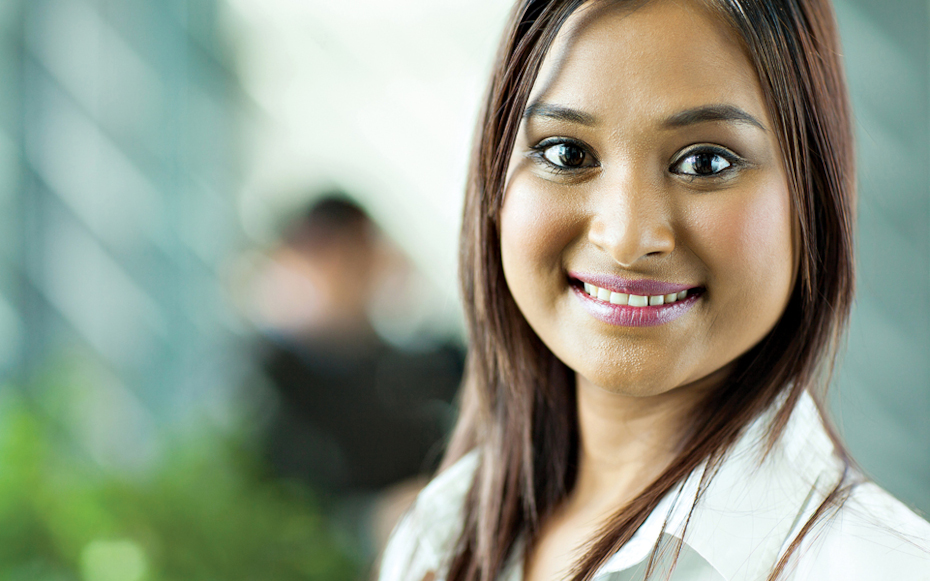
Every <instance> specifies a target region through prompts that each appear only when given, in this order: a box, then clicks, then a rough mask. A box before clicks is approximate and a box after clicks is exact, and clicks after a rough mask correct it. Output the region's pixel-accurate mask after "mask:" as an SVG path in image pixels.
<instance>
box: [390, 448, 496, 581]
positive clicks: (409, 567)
mask: <svg viewBox="0 0 930 581" xmlns="http://www.w3.org/2000/svg"><path fill="white" fill-rule="evenodd" d="M478 460H479V457H478V453H477V451H472V452H470V453H468V454H466V455H465V456H464V457H463V458H462V459H461V460H459V461H458V462H456V463H455V464H453V465H452V466H450V467H449V468H447V469H446V470H444V471H442V472H441V473H440V474H439V475H437V476H436V477H435V478H434V479H433V480H432V481H430V483H429V484H428V485H427V486H426V488H424V489H423V491H422V492H421V493H420V494H419V496H417V500H416V502H415V503H414V505H413V507H412V508H411V509H410V510H409V511H408V512H407V514H406V515H405V516H404V518H403V519H401V522H400V524H398V525H397V528H396V529H395V530H394V533H393V534H392V535H391V540H390V541H389V542H388V546H387V549H385V551H384V557H383V559H382V565H381V573H380V575H379V580H380V581H400V580H405V581H406V580H410V579H413V580H416V581H418V580H419V579H421V578H423V577H424V575H426V574H427V572H430V571H432V572H435V571H437V570H438V569H439V568H440V567H441V566H442V565H443V564H444V563H445V560H446V558H447V557H448V556H449V555H451V553H452V551H453V550H454V548H455V543H456V541H457V540H458V537H459V535H460V534H461V531H462V522H463V514H462V512H463V509H464V505H465V498H466V497H467V495H468V490H469V489H470V487H471V483H472V478H473V476H474V473H475V470H476V469H477V467H478Z"/></svg>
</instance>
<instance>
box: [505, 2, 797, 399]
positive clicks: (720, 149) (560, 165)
mask: <svg viewBox="0 0 930 581" xmlns="http://www.w3.org/2000/svg"><path fill="white" fill-rule="evenodd" d="M500 228H501V254H502V259H503V267H504V274H505V276H506V279H507V284H508V286H509V287H510V290H511V292H512V294H513V297H514V299H515V300H516V303H517V305H518V306H519V308H520V310H521V311H522V312H523V314H524V316H525V317H526V320H527V321H528V322H529V324H530V325H531V326H532V328H533V329H534V330H535V331H536V333H537V334H538V335H539V337H540V338H541V339H542V340H543V341H544V342H545V343H546V345H548V346H549V348H550V349H551V350H552V352H553V353H554V354H555V355H556V356H557V357H559V359H561V360H562V361H563V362H565V363H566V364H567V365H568V366H569V367H571V368H572V369H574V370H575V371H576V373H577V375H578V379H579V382H585V381H587V382H591V383H592V384H594V385H596V386H599V387H601V388H604V389H607V390H610V391H613V392H617V393H623V394H628V395H643V396H644V395H655V394H660V393H665V392H668V391H670V390H672V389H674V388H676V387H680V386H683V385H687V384H691V383H693V382H696V381H698V380H700V379H702V378H705V377H707V376H709V375H711V374H712V373H714V372H715V371H718V370H721V369H724V368H725V367H726V366H727V365H728V364H729V363H731V362H732V361H733V360H734V359H736V358H737V357H738V356H740V355H741V354H743V353H745V352H746V351H747V350H748V349H749V348H751V347H752V346H753V345H755V344H756V343H757V342H759V341H760V340H761V339H762V337H763V336H765V334H766V333H768V332H769V331H770V330H771V329H772V327H773V326H774V325H775V323H776V321H777V320H778V318H779V317H780V316H781V314H782V312H783V311H784V309H785V306H786V304H787V302H788V297H789V294H790V291H791V288H792V285H793V281H794V272H795V271H796V262H797V260H796V254H797V251H796V246H797V243H796V242H795V238H796V236H795V229H794V214H793V211H792V206H791V201H790V195H789V191H788V185H787V180H786V177H785V171H784V168H783V163H782V158H781V155H780V152H779V147H778V142H777V138H776V135H775V133H774V130H773V126H772V123H771V120H770V119H769V117H768V114H767V112H766V107H765V100H764V97H763V94H762V91H761V88H760V86H759V81H758V78H757V75H756V73H755V70H754V68H753V66H752V64H751V62H750V61H749V59H748V57H747V56H746V54H745V53H744V51H743V49H742V48H741V45H740V44H739V43H738V41H737V40H736V38H735V37H734V35H733V33H732V32H731V31H730V29H728V28H727V27H726V25H725V24H723V23H722V22H721V21H720V20H718V19H717V17H715V16H714V15H713V14H712V13H710V12H708V11H707V9H706V8H702V7H701V6H699V3H697V2H679V1H674V0H657V1H654V2H650V3H648V4H646V5H645V6H643V7H641V8H638V9H636V10H630V9H627V8H622V7H613V6H606V5H605V4H604V3H600V2H595V3H591V4H588V5H586V6H584V7H583V8H581V9H580V10H578V11H577V12H575V13H574V14H573V15H572V16H571V17H570V18H569V20H568V22H566V24H565V26H564V27H563V28H562V30H561V31H560V33H559V35H558V37H557V38H556V41H555V43H554V44H553V47H552V49H551V50H550V51H549V54H548V56H547V57H546V59H545V61H544V63H543V66H542V69H541V71H540V74H539V77H538V79H537V81H536V85H535V87H534V89H533V91H532V94H531V96H530V99H529V105H528V107H527V110H526V113H525V115H524V119H523V122H522V124H521V127H520V133H519V136H518V139H517V144H516V146H515V149H514V152H513V156H512V157H511V159H510V165H509V168H508V176H507V185H506V190H505V194H504V202H503V208H502V213H501V226H500ZM592 295H593V296H592ZM643 305H646V306H643ZM715 377H716V376H715Z"/></svg>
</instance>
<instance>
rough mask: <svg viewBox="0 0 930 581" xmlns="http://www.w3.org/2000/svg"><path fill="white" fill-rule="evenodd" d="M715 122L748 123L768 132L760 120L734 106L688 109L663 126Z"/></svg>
mask: <svg viewBox="0 0 930 581" xmlns="http://www.w3.org/2000/svg"><path fill="white" fill-rule="evenodd" d="M713 121H727V122H730V123H746V124H747V125H752V126H753V127H757V128H759V129H761V130H762V131H765V130H766V129H765V126H764V125H762V123H761V122H760V121H759V120H758V119H756V118H755V117H753V116H752V115H750V114H749V113H747V112H745V111H743V110H742V109H740V108H739V107H734V106H733V105H705V106H703V107H695V108H694V109H688V110H686V111H681V112H680V113H675V114H674V115H672V116H671V117H669V118H667V119H666V120H665V121H664V122H663V123H662V124H663V125H664V126H666V127H670V128H675V127H685V126H688V125H696V124H698V123H708V122H713Z"/></svg>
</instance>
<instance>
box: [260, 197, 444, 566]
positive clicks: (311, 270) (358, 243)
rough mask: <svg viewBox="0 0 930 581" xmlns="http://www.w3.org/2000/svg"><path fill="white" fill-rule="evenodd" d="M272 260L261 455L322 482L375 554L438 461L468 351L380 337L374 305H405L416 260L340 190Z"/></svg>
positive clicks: (297, 227)
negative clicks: (272, 402) (266, 414)
mask: <svg viewBox="0 0 930 581" xmlns="http://www.w3.org/2000/svg"><path fill="white" fill-rule="evenodd" d="M269 259H270V260H269V262H268V264H267V266H266V267H265V268H264V269H262V270H261V271H260V273H259V275H258V277H257V280H256V281H255V282H256V287H255V290H256V291H257V292H256V295H255V299H256V300H257V305H256V306H257V307H258V310H259V316H260V319H261V325H262V327H263V329H262V335H261V341H260V342H261V345H260V353H261V355H260V357H261V367H262V370H263V371H264V374H265V375H266V376H267V378H268V379H269V380H270V384H271V386H272V390H271V391H272V392H273V394H274V396H275V399H276V400H277V402H276V403H277V405H276V406H275V411H274V412H273V414H272V418H271V420H270V422H269V425H268V429H267V433H266V442H265V446H266V452H267V454H268V457H269V460H270V462H271V464H272V465H273V467H274V468H275V470H276V471H277V472H278V474H279V475H281V476H284V477H293V478H298V479H300V480H303V481H305V482H308V483H310V484H311V485H312V486H313V487H314V488H315V489H317V490H318V491H319V492H320V493H321V494H322V496H323V499H324V501H325V504H326V505H327V506H328V507H329V510H330V511H331V516H332V517H333V519H334V521H336V525H337V527H339V528H342V529H343V530H344V532H346V533H348V535H349V537H350V539H352V542H354V543H356V544H357V548H358V549H359V550H360V551H361V556H362V558H363V559H369V560H370V559H373V557H374V556H375V555H377V554H378V553H379V552H380V549H381V548H382V547H383V544H384V542H385V541H386V538H387V536H388V534H389V533H390V531H391V529H392V528H393V525H394V523H395V522H396V520H397V518H399V516H400V515H401V514H402V513H403V511H404V510H406V508H407V507H408V506H409V503H410V502H411V501H412V500H413V498H414V496H415V495H416V493H417V492H418V491H419V489H420V487H421V486H422V484H423V480H422V476H421V475H423V474H425V473H427V472H428V471H430V470H432V469H433V468H435V464H436V463H437V462H438V459H439V454H440V452H441V446H442V439H443V436H444V435H445V433H446V428H447V425H448V423H449V421H450V419H451V412H450V411H449V409H450V404H451V401H452V398H453V396H454V394H455V392H456V390H457V387H458V384H459V381H460V377H461V373H462V361H463V355H462V353H461V349H460V348H458V347H457V346H454V345H451V344H441V345H434V346H433V347H432V348H429V349H423V348H420V349H417V350H415V351H414V350H409V349H401V348H398V347H396V346H394V345H392V344H390V343H388V342H387V341H385V340H384V339H383V338H382V337H381V336H380V335H379V334H378V333H377V332H376V330H375V327H374V326H373V324H372V320H371V317H370V316H369V313H370V311H371V309H372V305H373V304H382V305H385V304H390V302H391V301H399V300H400V299H401V297H400V296H398V293H400V292H403V291H402V288H403V285H398V284H397V283H398V280H402V279H403V278H404V277H405V274H406V273H407V272H408V271H409V268H410V267H409V264H408V262H407V260H406V258H405V257H403V255H402V254H401V253H400V252H399V250H398V249H397V248H396V246H394V245H393V244H392V243H391V242H390V241H388V240H387V239H386V237H385V236H384V235H383V234H382V233H381V231H380V230H379V228H378V227H377V226H376V225H375V224H374V222H373V221H372V220H371V219H370V218H369V216H368V215H367V214H366V212H365V211H364V210H363V209H362V208H361V207H359V205H358V204H356V203H355V202H354V201H352V200H351V199H350V198H349V197H348V196H346V195H345V194H344V193H342V192H339V191H336V192H330V193H328V194H326V195H324V196H322V197H320V198H318V200H317V201H316V202H314V203H313V204H312V205H311V206H310V208H309V209H308V210H307V211H306V212H304V213H303V214H302V215H300V216H297V217H296V218H294V219H292V220H291V221H290V222H289V224H288V226H287V227H286V228H285V229H284V233H283V236H282V238H281V241H280V243H279V244H278V245H277V246H276V247H275V248H273V249H272V250H271V251H270V253H269ZM398 286H400V289H399V288H397V287H398ZM385 295H387V296H385Z"/></svg>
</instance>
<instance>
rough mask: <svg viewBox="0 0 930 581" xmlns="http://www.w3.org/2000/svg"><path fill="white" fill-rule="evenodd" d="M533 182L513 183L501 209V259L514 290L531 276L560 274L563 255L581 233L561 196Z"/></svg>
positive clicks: (515, 181)
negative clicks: (524, 279) (577, 232)
mask: <svg viewBox="0 0 930 581" xmlns="http://www.w3.org/2000/svg"><path fill="white" fill-rule="evenodd" d="M533 181H534V180H533V179H532V178H531V177H526V178H522V179H521V178H515V179H513V180H512V181H511V183H510V184H509V185H508V187H507V191H506V192H505V195H504V205H503V207H502V208H501V258H502V261H503V265H504V274H505V275H506V277H507V281H508V284H510V285H511V287H513V285H514V284H516V285H517V286H519V285H520V284H521V281H522V279H523V278H524V277H525V276H526V275H527V273H529V272H532V273H534V274H535V275H540V274H543V273H547V272H556V271H560V268H561V264H562V259H561V254H562V252H563V250H564V249H565V248H566V247H567V246H568V245H569V244H570V242H571V240H572V239H573V237H574V235H575V231H576V229H577V220H576V218H575V216H574V215H573V212H572V211H571V209H570V208H568V207H567V206H566V204H564V203H563V202H564V201H563V200H561V199H560V197H559V194H560V193H559V192H557V191H553V190H555V188H554V187H552V186H547V185H539V184H535V183H532V182H533ZM563 196H564V193H563ZM518 273H519V275H520V276H519V279H518V278H517V276H516V275H517V274H518Z"/></svg>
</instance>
